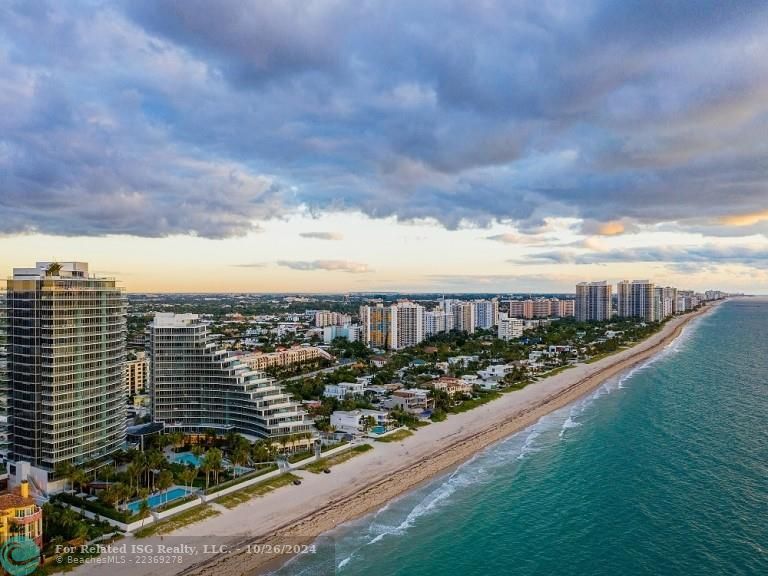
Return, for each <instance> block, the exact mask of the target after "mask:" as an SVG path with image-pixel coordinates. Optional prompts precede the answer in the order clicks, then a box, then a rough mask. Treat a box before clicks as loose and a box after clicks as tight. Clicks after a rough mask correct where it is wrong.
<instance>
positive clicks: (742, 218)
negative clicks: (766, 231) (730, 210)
mask: <svg viewBox="0 0 768 576" xmlns="http://www.w3.org/2000/svg"><path fill="white" fill-rule="evenodd" d="M767 220H768V210H761V211H759V212H752V213H750V214H732V215H730V216H723V217H722V218H720V222H722V223H723V224H725V225H727V226H738V227H744V226H754V225H755V224H760V223H762V222H765V221H767Z"/></svg>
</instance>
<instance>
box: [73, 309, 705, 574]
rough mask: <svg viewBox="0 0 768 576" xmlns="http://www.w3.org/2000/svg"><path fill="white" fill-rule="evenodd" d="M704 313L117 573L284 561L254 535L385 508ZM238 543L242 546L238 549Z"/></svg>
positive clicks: (269, 565)
mask: <svg viewBox="0 0 768 576" xmlns="http://www.w3.org/2000/svg"><path fill="white" fill-rule="evenodd" d="M715 306H716V305H710V306H707V307H705V308H704V309H702V310H699V311H698V312H695V313H691V314H687V315H685V316H682V317H678V318H674V319H672V320H670V321H669V322H668V323H667V324H666V325H665V326H664V328H663V329H662V330H661V331H659V332H658V333H656V334H654V335H653V336H651V337H650V338H648V339H646V340H644V341H643V342H640V343H639V344H637V345H635V346H633V347H632V348H628V349H626V350H623V351H621V352H618V353H616V354H614V355H611V356H608V357H606V358H603V359H601V360H599V361H597V362H594V363H591V364H579V365H576V366H574V367H572V368H570V369H568V370H565V371H563V372H560V373H558V374H556V375H553V376H551V377H548V378H545V379H542V380H540V381H538V382H535V383H533V384H530V385H528V386H527V387H525V388H524V389H522V390H519V391H515V392H510V393H507V394H504V395H503V396H502V397H501V398H499V399H498V400H495V401H493V402H490V403H488V404H485V405H483V406H480V407H478V408H477V409H475V410H471V411H468V412H464V413H461V414H455V415H451V416H450V417H449V418H448V419H447V420H445V421H443V422H438V423H434V424H431V425H429V426H426V427H425V428H422V429H420V430H419V431H418V432H416V433H415V434H414V435H413V436H411V437H409V438H406V439H405V440H403V441H401V442H393V443H375V449H374V450H371V451H369V452H366V453H364V454H361V455H359V456H357V457H355V458H353V459H351V460H349V461H347V462H344V463H343V464H340V465H338V466H335V467H334V468H333V471H332V473H331V474H312V473H309V472H301V471H299V472H298V473H297V474H298V475H300V476H301V477H302V479H303V482H302V485H301V486H286V487H283V488H280V489H278V490H275V491H273V492H271V493H268V494H266V495H265V496H263V497H259V498H253V499H251V500H250V501H248V502H246V503H244V504H242V505H240V506H238V507H237V508H234V509H232V510H228V509H225V508H223V507H222V506H218V505H215V504H214V505H213V507H214V508H215V509H217V510H218V511H220V512H221V514H220V515H218V516H215V517H212V518H208V519H206V520H204V521H202V522H199V523H197V524H193V525H190V526H186V527H184V528H181V529H179V530H177V531H176V532H174V533H173V534H171V535H166V536H165V537H164V540H161V539H160V538H159V537H152V538H146V539H142V540H135V539H133V538H132V537H129V538H128V539H127V540H128V542H129V543H141V544H149V545H158V544H161V543H162V542H165V543H166V544H169V543H171V542H173V543H179V542H185V541H189V542H205V541H207V542H211V543H214V542H215V543H216V544H221V543H226V544H227V545H228V546H229V547H230V550H232V552H230V553H228V554H207V555H199V554H198V555H188V556H185V557H184V559H183V561H182V562H181V563H180V564H179V563H175V564H164V565H157V564H155V565H146V566H136V565H114V566H110V567H109V571H110V573H111V574H112V575H113V576H120V575H122V574H125V575H126V576H128V575H130V576H135V575H138V574H162V575H166V574H167V575H171V574H185V575H186V574H189V575H192V574H194V575H214V574H215V575H217V576H220V575H233V576H234V575H241V574H258V573H261V572H264V571H266V570H269V569H274V568H275V567H276V564H277V565H279V564H281V563H282V562H284V561H286V560H287V559H288V557H287V556H285V555H281V556H276V555H268V554H249V553H245V552H244V551H243V548H244V547H245V546H246V545H247V544H250V543H262V542H269V543H280V542H284V543H292V544H293V543H297V542H311V541H312V540H314V539H315V538H316V537H317V536H318V535H320V534H322V533H324V532H327V531H329V530H331V529H333V528H335V527H336V526H338V525H340V524H342V523H344V522H348V521H350V520H352V519H355V518H358V517H360V516H362V515H364V514H366V513H368V512H370V511H372V510H375V509H378V508H380V507H381V506H383V505H384V504H385V503H386V502H388V501H389V500H391V499H393V498H395V497H397V496H399V495H401V494H402V493H404V492H406V491H408V490H410V489H412V488H414V487H416V486H417V485H419V484H421V483H423V482H425V481H427V480H429V479H430V478H433V477H434V476H436V475H438V474H440V473H442V472H444V471H446V470H447V469H449V468H451V467H454V466H457V465H458V464H460V463H462V462H464V461H466V460H467V459H469V458H471V457H472V456H473V455H474V454H476V453H477V452H478V451H480V450H482V449H484V448H486V447H487V446H489V445H490V444H493V443H494V442H497V441H499V440H501V439H503V438H505V437H507V436H509V435H511V434H514V433H515V432H518V431H520V430H522V429H524V428H526V427H528V426H530V425H531V424H533V423H535V422H536V421H537V420H539V419H540V418H541V417H542V416H544V415H546V414H547V413H549V412H551V411H553V410H556V409H558V408H561V407H563V406H565V405H567V404H570V403H571V402H573V401H575V400H577V399H578V398H579V397H580V396H582V395H584V394H586V393H588V392H590V391H592V390H594V389H595V388H596V387H597V386H599V385H600V384H601V383H602V382H604V381H605V380H606V379H608V378H610V377H612V376H614V375H616V374H618V373H620V372H622V371H625V370H627V369H628V368H630V367H632V366H633V365H635V364H637V363H639V362H642V361H643V360H645V359H647V358H649V357H650V356H652V355H654V354H656V353H657V352H659V351H661V350H662V349H663V348H664V347H665V346H667V345H669V344H670V343H671V342H672V341H673V340H674V339H675V338H677V337H678V336H679V335H680V333H681V331H682V329H683V327H684V326H685V325H686V324H687V323H689V322H690V321H692V320H693V319H694V318H697V317H699V316H701V315H702V314H706V313H708V312H710V311H711V310H712V309H713V308H714V307H715ZM235 549H238V551H237V552H235V551H234V550H235ZM104 570H105V567H104V566H97V565H93V566H83V567H80V568H78V569H77V572H76V573H78V574H91V573H93V574H96V573H99V574H102V573H103V571H104Z"/></svg>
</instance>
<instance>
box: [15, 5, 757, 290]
mask: <svg viewBox="0 0 768 576" xmlns="http://www.w3.org/2000/svg"><path fill="white" fill-rule="evenodd" d="M766 30H768V3H765V2H763V1H756V2H750V1H747V0H745V1H742V2H710V1H707V0H700V1H698V2H669V1H652V0H643V1H639V0H627V1H625V2H615V1H598V0H594V1H581V0H564V1H559V0H537V1H535V2H525V1H510V0H507V1H498V2H496V1H490V0H463V1H448V0H446V1H435V0H421V1H419V2H400V1H397V0H386V1H385V0H381V1H379V0H350V1H346V0H303V1H293V0H279V1H277V0H276V1H272V0H253V1H251V0H237V1H235V0H217V1H216V2H211V1H209V0H207V1H200V0H185V1H170V0H151V1H144V0H130V1H128V0H126V1H111V2H100V1H71V2H46V1H38V0H24V1H19V2H15V1H12V0H0V274H3V275H10V274H11V271H12V268H13V267H25V266H30V265H32V264H33V263H34V262H35V261H39V260H79V261H88V262H89V263H90V264H91V269H92V270H95V271H97V272H100V273H103V274H105V275H110V276H116V277H118V278H119V279H120V280H121V282H122V284H123V285H124V286H125V287H126V288H127V289H128V290H129V291H135V292H145V291H153V292H154V291H157V292H160V291H164V292H204V291H232V292H242V291H249V292H271V291H280V292H335V291H336V292H347V291H377V290H387V291H446V292H461V291H483V292H485V291H487V292H558V291H573V289H574V288H573V285H574V284H575V283H576V282H578V281H581V280H604V279H607V280H610V281H616V280H619V279H624V278H626V279H640V278H642V279H646V278H647V279H651V280H653V281H656V282H657V283H660V284H672V285H677V286H680V287H682V288H692V289H698V290H703V289H708V288H718V289H724V290H729V291H745V292H751V293H768V138H766V134H768V34H765V31H766Z"/></svg>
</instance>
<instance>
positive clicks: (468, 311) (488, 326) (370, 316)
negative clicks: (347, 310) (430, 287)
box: [360, 298, 574, 350]
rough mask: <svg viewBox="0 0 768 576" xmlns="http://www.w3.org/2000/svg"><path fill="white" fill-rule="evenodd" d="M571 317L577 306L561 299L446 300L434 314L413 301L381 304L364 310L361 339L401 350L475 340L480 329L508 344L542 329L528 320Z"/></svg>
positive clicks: (367, 342) (361, 321)
mask: <svg viewBox="0 0 768 576" xmlns="http://www.w3.org/2000/svg"><path fill="white" fill-rule="evenodd" d="M573 314H574V301H573V300H572V299H558V298H537V299H527V300H506V301H499V299H498V298H492V299H480V300H456V299H445V298H444V299H442V300H440V302H439V303H438V305H437V307H436V308H434V309H433V310H427V309H426V308H425V307H424V306H422V305H421V304H417V303H415V302H411V301H400V302H397V303H394V304H390V305H385V304H383V303H379V304H375V305H366V306H361V307H360V325H361V336H362V338H361V339H362V340H363V342H365V343H366V344H368V345H369V346H371V347H374V348H387V349H390V350H399V349H401V348H407V347H408V346H414V345H415V344H418V343H419V342H421V341H423V340H424V339H425V338H428V337H430V336H434V335H436V334H442V333H445V332H451V331H452V330H456V331H458V332H467V333H468V334H473V333H474V332H475V330H478V329H482V330H492V329H493V328H497V333H498V335H499V338H502V339H507V340H508V339H511V338H518V337H519V336H520V335H521V334H522V331H523V330H524V329H526V328H532V327H534V326H537V325H538V324H537V323H531V322H528V321H529V320H533V319H536V318H539V319H546V318H564V317H568V316H573Z"/></svg>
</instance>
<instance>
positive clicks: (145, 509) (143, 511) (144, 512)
mask: <svg viewBox="0 0 768 576" xmlns="http://www.w3.org/2000/svg"><path fill="white" fill-rule="evenodd" d="M148 517H149V502H147V500H146V498H145V499H144V500H142V501H141V505H140V506H139V518H141V526H142V528H143V527H144V520H146V519H147V518H148Z"/></svg>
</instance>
